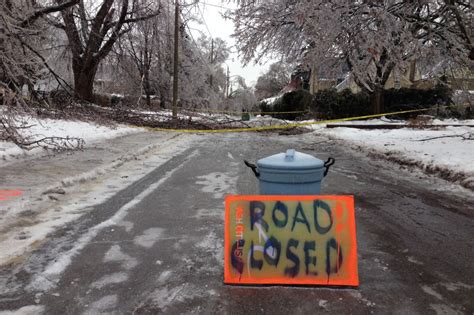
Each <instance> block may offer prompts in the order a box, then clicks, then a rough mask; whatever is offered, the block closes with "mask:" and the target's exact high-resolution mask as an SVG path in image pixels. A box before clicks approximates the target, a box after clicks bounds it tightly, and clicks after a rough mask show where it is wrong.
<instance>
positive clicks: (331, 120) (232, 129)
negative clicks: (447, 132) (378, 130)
mask: <svg viewBox="0 0 474 315" xmlns="http://www.w3.org/2000/svg"><path fill="white" fill-rule="evenodd" d="M465 106H466V105H461V106H437V107H430V108H423V109H410V110H402V111H398V112H390V113H383V114H373V115H365V116H357V117H348V118H338V119H329V120H320V121H307V122H301V123H289V124H286V125H273V126H262V127H247V128H229V129H212V130H209V129H205V130H199V129H175V128H154V127H145V128H146V129H148V130H151V131H168V132H180V133H232V132H250V131H268V130H278V129H291V128H296V127H305V126H311V125H323V124H328V123H336V122H343V121H351V120H359V119H368V118H378V117H383V116H393V115H399V114H407V113H416V112H425V111H429V110H433V109H436V108H439V109H440V108H448V107H465ZM467 106H469V105H467Z"/></svg>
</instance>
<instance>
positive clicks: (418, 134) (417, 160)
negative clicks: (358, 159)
mask: <svg viewBox="0 0 474 315" xmlns="http://www.w3.org/2000/svg"><path fill="white" fill-rule="evenodd" d="M353 123H355V122H353ZM376 123H377V124H380V123H382V122H381V121H380V120H377V121H376ZM435 123H436V124H455V125H462V124H473V121H472V120H471V121H457V120H449V121H446V120H444V121H441V120H435ZM348 124H350V123H348ZM357 124H360V122H357ZM315 132H316V133H318V134H324V135H327V136H329V137H330V138H332V139H338V140H344V141H346V142H348V143H349V144H351V145H352V146H353V147H357V148H360V149H361V150H363V151H367V152H368V153H370V154H372V155H373V156H375V157H377V158H385V159H387V160H390V161H393V162H397V163H400V164H402V165H410V166H417V167H419V168H421V169H423V170H424V171H426V172H428V173H434V174H437V175H440V176H442V177H443V178H445V179H449V180H452V181H457V182H459V183H461V184H462V185H463V186H464V187H467V188H471V189H474V140H472V138H473V137H474V128H473V127H465V126H456V127H454V126H449V127H440V128H437V129H435V130H434V129H418V128H409V127H407V128H401V129H392V130H384V129H374V130H364V129H356V128H347V127H340V128H332V129H325V128H322V126H321V125H319V128H318V129H317V131H315ZM463 136H464V138H468V137H470V138H471V140H467V139H464V138H463ZM432 138H435V139H432Z"/></svg>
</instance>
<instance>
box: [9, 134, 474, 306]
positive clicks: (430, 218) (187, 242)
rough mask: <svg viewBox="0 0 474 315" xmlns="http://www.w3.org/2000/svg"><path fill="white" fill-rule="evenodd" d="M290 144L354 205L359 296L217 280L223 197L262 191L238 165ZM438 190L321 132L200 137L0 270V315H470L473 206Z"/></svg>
mask: <svg viewBox="0 0 474 315" xmlns="http://www.w3.org/2000/svg"><path fill="white" fill-rule="evenodd" d="M289 147H293V148H295V149H297V150H298V151H302V152H306V153H309V154H312V155H315V156H317V157H319V158H321V159H326V158H327V157H329V156H333V157H334V158H336V165H335V166H334V168H333V169H331V171H330V173H329V175H328V177H326V179H325V181H324V183H323V191H322V193H324V194H334V195H337V194H341V195H348V194H350V195H355V203H356V224H357V242H358V258H359V277H360V287H359V288H356V289H353V288H352V289H350V288H328V287H295V286H255V287H252V286H245V287H243V286H229V285H224V284H223V220H224V203H223V201H224V196H225V195H226V194H256V193H257V192H258V182H257V180H256V179H255V177H254V176H253V174H252V172H251V171H250V170H249V169H248V168H246V167H245V166H244V165H243V159H248V160H253V161H255V160H257V159H258V158H261V157H265V156H268V155H271V154H274V153H278V152H283V151H285V150H286V149H287V148H289ZM446 185H447V184H446V183H445V182H443V181H441V180H437V179H433V178H431V177H427V176H424V175H421V174H419V173H418V172H414V171H410V170H402V169H400V168H399V167H397V166H394V165H392V164H389V163H386V162H382V161H373V160H370V159H368V158H367V157H365V156H364V155H363V154H361V153H356V152H354V151H351V150H349V149H347V148H344V146H341V145H340V143H339V144H338V143H334V142H330V141H326V139H323V138H319V137H317V136H315V135H308V134H307V135H300V136H277V135H276V134H227V135H215V136H214V135H202V136H200V137H199V141H196V142H195V144H194V145H193V146H191V147H190V148H189V149H188V150H187V151H186V152H185V153H183V154H182V155H180V156H178V157H176V158H174V159H172V160H170V161H169V162H167V163H166V164H164V165H162V166H161V167H159V168H157V169H155V170H154V171H153V172H151V173H149V174H148V175H147V176H146V177H145V178H142V179H141V180H140V181H137V182H135V183H133V184H132V185H130V186H128V187H127V188H126V189H124V190H122V191H120V192H119V193H117V194H116V195H114V196H113V197H112V198H111V199H109V200H108V201H106V202H105V203H103V204H100V205H97V206H96V207H95V208H94V209H93V210H92V211H90V212H89V213H88V214H87V215H85V216H83V217H82V218H81V219H79V220H77V221H76V222H73V223H72V224H69V225H67V226H65V227H64V229H61V230H60V231H58V232H57V233H55V234H54V235H51V236H50V238H49V239H50V240H49V241H48V242H46V243H45V244H44V245H42V246H41V247H40V248H38V249H37V250H35V251H34V252H33V254H32V255H31V256H30V257H29V258H28V259H27V260H26V261H25V262H23V263H21V264H20V265H17V266H15V267H10V268H7V269H5V268H4V269H2V270H0V276H1V277H7V278H8V279H9V280H8V284H9V286H10V288H11V289H10V291H9V293H8V294H6V295H4V296H2V297H0V310H15V309H19V308H21V307H23V306H28V305H36V306H38V307H39V309H41V310H43V311H44V313H45V314H83V313H85V314H98V313H111V314H130V313H136V314H155V313H169V314H181V313H203V314H209V313H219V314H222V313H223V314H255V313H262V314H263V313H264V314H288V313H295V314H312V313H318V312H331V313H333V312H334V313H336V312H340V313H345V314H347V313H353V314H367V313H376V314H377V313H378V314H382V313H383V314H387V313H390V314H415V313H418V314H429V313H432V314H436V313H438V314H457V313H460V314H472V313H473V312H474V299H473V298H472V297H473V296H474V265H473V261H474V251H473V245H474V241H473V232H474V220H473V210H474V196H472V194H471V195H469V193H467V192H463V191H462V190H456V189H454V190H453V191H451V190H450V189H447V188H446V189H445V186H446ZM55 263H56V264H55ZM61 268H65V269H64V271H63V272H57V273H55V270H58V269H59V270H61Z"/></svg>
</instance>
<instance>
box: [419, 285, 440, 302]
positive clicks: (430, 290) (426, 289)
mask: <svg viewBox="0 0 474 315" xmlns="http://www.w3.org/2000/svg"><path fill="white" fill-rule="evenodd" d="M421 289H423V291H424V292H425V293H427V294H429V295H431V296H434V297H435V298H437V299H438V300H443V296H442V295H441V294H439V293H438V292H436V291H435V290H434V289H433V288H432V287H429V286H427V285H423V286H421Z"/></svg>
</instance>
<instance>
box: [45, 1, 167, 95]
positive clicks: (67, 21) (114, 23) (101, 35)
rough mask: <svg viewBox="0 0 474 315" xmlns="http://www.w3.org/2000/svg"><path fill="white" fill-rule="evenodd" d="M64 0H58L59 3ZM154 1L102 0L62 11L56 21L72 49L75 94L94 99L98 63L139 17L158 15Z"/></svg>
mask: <svg viewBox="0 0 474 315" xmlns="http://www.w3.org/2000/svg"><path fill="white" fill-rule="evenodd" d="M64 1H65V0H56V2H57V4H58V5H61V4H63V3H64ZM158 13H159V8H158V9H156V8H154V6H152V3H151V2H150V3H145V2H143V1H138V0H133V1H129V0H120V1H119V0H102V1H100V2H96V1H94V2H85V1H84V0H79V1H78V3H77V4H76V5H74V6H72V7H69V8H67V9H65V10H62V11H61V20H62V21H56V22H53V23H54V25H55V26H57V27H59V28H61V29H63V30H64V32H65V33H66V35H67V38H68V42H69V48H70V50H71V53H72V70H73V72H74V91H75V95H76V97H78V98H80V99H83V100H86V101H93V84H94V78H95V75H96V73H97V69H98V66H99V63H100V62H101V61H102V60H104V58H105V57H106V56H107V55H108V54H109V53H110V51H111V50H112V48H113V46H114V44H115V43H116V41H117V40H118V38H119V37H120V36H122V35H123V34H125V33H127V32H129V31H130V30H131V25H132V24H133V23H136V22H138V21H143V20H146V19H148V18H151V17H154V16H156V15H158Z"/></svg>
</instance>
